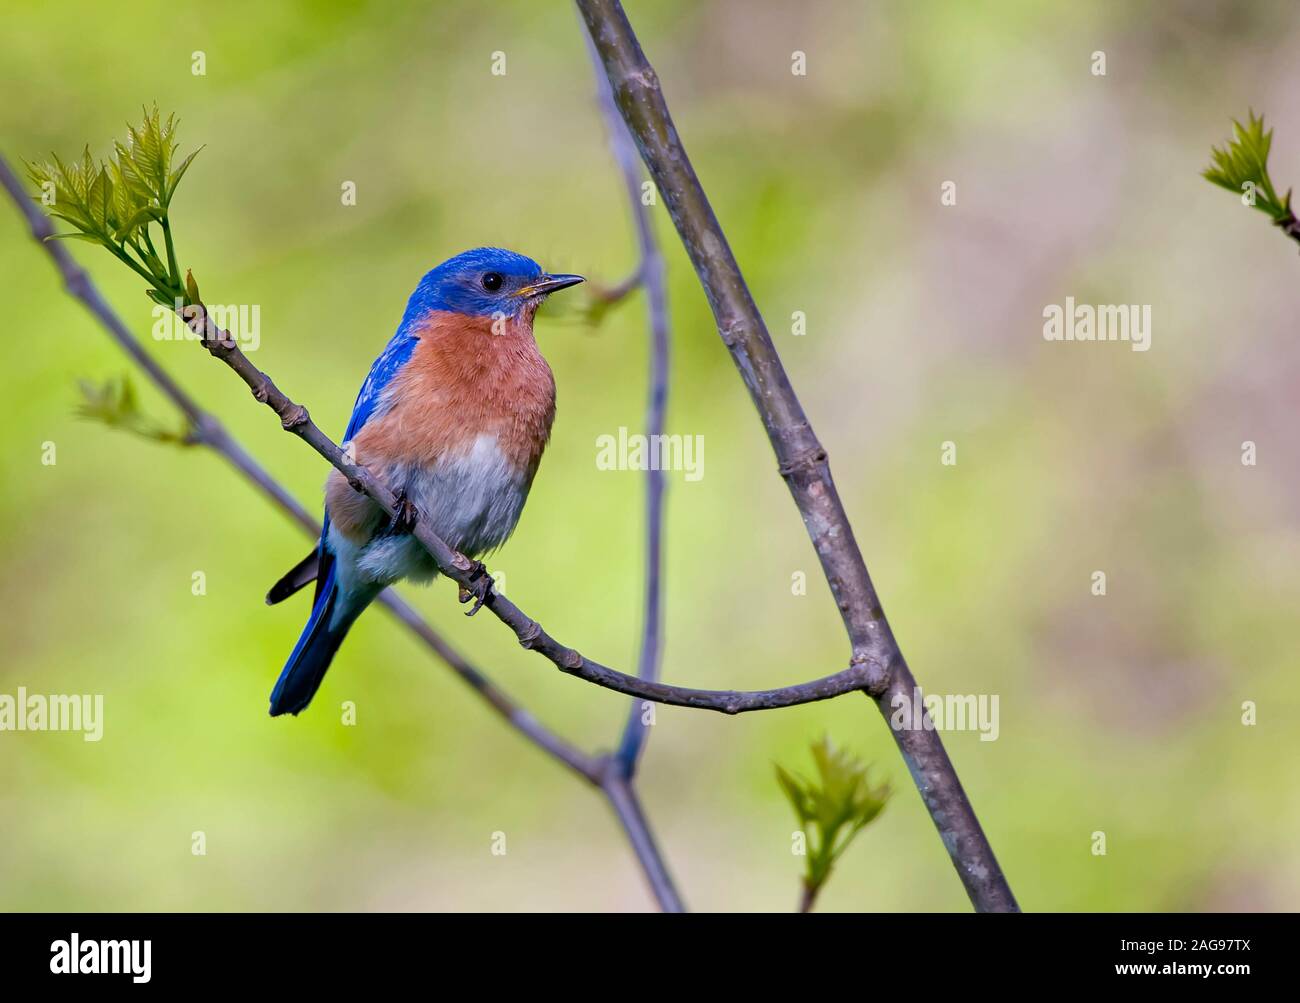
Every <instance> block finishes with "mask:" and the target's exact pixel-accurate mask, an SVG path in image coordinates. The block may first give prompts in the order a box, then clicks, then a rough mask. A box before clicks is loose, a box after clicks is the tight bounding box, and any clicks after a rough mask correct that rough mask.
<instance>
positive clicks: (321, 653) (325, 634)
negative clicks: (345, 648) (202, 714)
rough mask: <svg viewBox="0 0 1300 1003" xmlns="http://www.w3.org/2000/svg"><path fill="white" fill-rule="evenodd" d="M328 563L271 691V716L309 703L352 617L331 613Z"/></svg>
mask: <svg viewBox="0 0 1300 1003" xmlns="http://www.w3.org/2000/svg"><path fill="white" fill-rule="evenodd" d="M330 564H331V567H330V568H329V572H328V574H327V575H326V576H325V577H324V579H323V580H318V582H317V585H318V587H317V589H316V600H315V602H314V603H313V605H312V610H311V617H310V618H309V619H308V620H307V626H306V627H304V628H303V632H302V636H301V637H300V638H298V643H297V644H296V645H294V649H293V653H292V654H290V655H289V661H288V662H286V663H285V666H284V669H283V670H282V671H281V672H280V678H279V679H278V680H276V683H275V689H274V690H272V692H271V716H272V717H277V716H279V715H280V714H297V713H298V712H299V711H301V710H303V709H304V708H305V707H306V706H307V705H308V704H309V703H311V698H312V697H313V696H315V695H316V690H317V689H319V688H320V684H321V680H322V679H324V678H325V670H326V669H328V668H329V666H330V662H331V661H333V659H334V653H335V652H336V651H338V650H339V645H340V644H342V643H343V638H344V637H346V636H347V633H348V628H349V627H351V626H352V624H353V622H354V621H355V620H356V616H355V615H352V616H335V612H336V608H337V606H338V603H339V601H340V599H339V588H338V582H337V580H336V574H335V572H336V569H335V568H334V567H333V562H330ZM332 621H335V622H332Z"/></svg>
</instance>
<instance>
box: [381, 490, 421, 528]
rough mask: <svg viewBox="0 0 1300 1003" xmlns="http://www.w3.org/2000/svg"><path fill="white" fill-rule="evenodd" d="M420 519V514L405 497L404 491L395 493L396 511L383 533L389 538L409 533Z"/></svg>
mask: <svg viewBox="0 0 1300 1003" xmlns="http://www.w3.org/2000/svg"><path fill="white" fill-rule="evenodd" d="M419 518H420V512H419V510H418V509H417V508H416V507H415V504H414V503H413V502H412V501H411V499H409V498H407V497H406V492H405V491H399V492H397V496H396V510H395V511H394V512H393V517H392V519H390V520H389V521H388V528H387V529H386V530H385V531H384V532H385V533H386V534H387V535H389V536H395V535H396V534H398V533H409V532H411V530H413V529H415V523H416V521H417V520H418V519H419Z"/></svg>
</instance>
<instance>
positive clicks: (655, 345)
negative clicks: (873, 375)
mask: <svg viewBox="0 0 1300 1003" xmlns="http://www.w3.org/2000/svg"><path fill="white" fill-rule="evenodd" d="M587 48H588V51H589V53H590V55H591V61H592V65H593V67H594V68H595V71H596V97H597V101H598V103H599V105H600V111H601V115H602V117H603V118H604V120H605V131H606V132H607V133H608V134H609V147H610V152H612V153H613V155H614V160H615V162H616V163H617V164H618V169H619V174H620V175H621V176H622V179H623V186H624V188H626V190H627V202H628V207H629V208H630V210H631V215H632V222H633V224H634V225H635V227H636V237H637V265H636V269H635V270H634V271H633V272H632V275H631V276H630V277H629V278H628V279H626V280H625V281H624V282H623V283H621V284H620V285H619V286H618V287H616V289H615V290H612V291H607V292H606V294H605V296H606V298H607V299H608V300H610V301H613V300H616V299H620V298H622V297H623V296H626V295H627V294H628V293H629V292H630V291H631V290H632V289H634V288H636V287H637V286H640V287H642V288H644V289H645V294H646V310H647V313H648V314H649V320H650V394H649V401H648V403H647V405H646V434H647V435H649V436H650V437H651V439H654V438H655V437H657V436H660V435H662V434H663V431H664V416H665V414H666V412H667V409H668V291H667V288H666V283H665V281H664V259H663V255H662V254H661V253H660V252H659V242H658V240H657V239H656V238H655V234H654V227H653V225H652V223H651V221H650V214H649V213H648V212H646V207H645V204H644V203H643V202H642V201H641V167H640V161H639V160H638V159H637V153H636V146H635V145H633V143H632V137H631V136H630V135H629V134H628V131H627V126H626V125H624V124H623V119H622V118H621V117H620V116H619V114H618V108H617V107H615V105H614V95H613V94H612V93H611V92H610V89H609V80H608V78H607V77H606V76H605V72H604V69H603V68H602V67H601V64H600V57H599V55H597V53H596V50H595V48H594V47H592V46H591V44H590V42H589V43H588V46H587ZM663 524H664V472H663V471H662V470H660V469H659V468H658V467H656V466H653V465H652V466H651V467H650V469H648V470H646V558H645V561H646V564H645V612H644V614H643V617H642V625H641V655H640V658H639V660H638V662H637V676H638V677H639V678H641V679H647V680H650V681H654V680H656V679H658V678H659V666H660V662H661V659H662V646H663V589H664V586H663ZM644 712H645V704H644V702H643V701H638V700H634V701H633V702H632V707H631V710H630V711H629V712H628V717H627V724H626V725H625V726H624V728H623V739H622V741H621V742H620V743H619V748H618V754H617V757H616V762H617V763H618V765H619V767H620V769H621V770H622V771H623V776H624V777H627V778H631V777H633V776H634V775H635V774H636V767H637V761H638V760H639V759H640V756H641V753H642V751H643V750H644V749H645V743H646V740H647V738H648V737H649V726H648V725H646V724H645V723H643V718H644V716H645V713H644Z"/></svg>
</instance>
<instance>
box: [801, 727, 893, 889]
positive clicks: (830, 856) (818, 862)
mask: <svg viewBox="0 0 1300 1003" xmlns="http://www.w3.org/2000/svg"><path fill="white" fill-rule="evenodd" d="M812 756H813V763H814V764H815V765H816V767H817V778H816V780H806V779H804V778H802V777H799V776H796V775H795V774H793V773H791V772H789V771H788V770H786V769H784V768H783V767H781V766H779V765H778V766H777V767H776V779H777V783H778V784H780V786H781V790H782V791H783V792H784V793H785V796H786V798H787V799H788V800H789V801H790V805H791V807H792V808H794V814H795V817H796V818H797V819H798V821H799V827H800V828H801V829H802V830H803V833H804V841H805V847H804V849H805V860H806V871H805V874H804V878H803V887H804V893H803V906H802V908H803V909H804V910H805V911H807V910H808V909H811V907H812V903H813V900H814V899H815V898H816V897H817V894H818V892H819V891H820V890H821V888H822V886H823V885H824V884H825V883H826V880H827V878H828V877H830V873H831V868H832V867H833V866H834V864H835V861H836V860H838V859H839V858H840V856H841V855H842V854H843V853H844V851H845V850H846V849H848V847H849V844H850V843H851V842H852V841H853V839H854V837H855V836H857V834H858V833H859V832H861V831H862V830H863V829H864V828H865V827H866V826H867V825H868V824H869V823H870V822H871V821H872V820H873V819H875V818H876V816H877V815H879V814H880V813H881V811H883V810H884V807H885V802H886V801H888V800H889V795H890V790H889V787H888V785H881V786H879V787H873V786H872V784H871V782H870V779H869V776H868V773H869V771H868V769H867V767H865V766H863V765H862V764H861V763H860V762H858V760H856V759H855V758H853V756H851V755H849V754H848V753H847V752H845V751H843V750H840V749H836V748H835V747H834V746H833V745H832V744H831V741H830V739H829V738H823V739H822V740H821V741H820V742H818V743H815V744H814V745H813V746H812Z"/></svg>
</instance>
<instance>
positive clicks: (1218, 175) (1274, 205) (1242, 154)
mask: <svg viewBox="0 0 1300 1003" xmlns="http://www.w3.org/2000/svg"><path fill="white" fill-rule="evenodd" d="M1232 124H1233V137H1232V139H1230V140H1229V141H1228V142H1227V143H1225V144H1224V145H1223V146H1222V147H1218V146H1215V147H1213V148H1211V151H1210V157H1211V159H1212V160H1213V164H1212V165H1211V166H1210V167H1207V168H1206V169H1205V170H1204V171H1202V172H1201V176H1202V177H1204V178H1205V179H1206V180H1207V181H1209V182H1211V183H1213V184H1216V185H1219V186H1220V187H1221V188H1226V189H1228V191H1231V192H1235V193H1236V194H1238V195H1240V194H1242V192H1243V191H1247V190H1248V189H1249V186H1250V185H1253V186H1254V191H1255V199H1254V206H1255V208H1256V209H1258V210H1260V211H1261V212H1265V213H1268V215H1269V216H1270V217H1272V219H1273V220H1274V221H1278V220H1286V219H1289V218H1290V217H1291V192H1290V191H1287V193H1286V197H1285V198H1279V197H1278V194H1277V191H1276V190H1275V189H1274V187H1273V180H1272V178H1270V177H1269V174H1268V154H1269V150H1270V149H1271V147H1272V145H1273V130H1272V129H1268V130H1265V128H1264V116H1263V115H1260V116H1258V117H1257V116H1256V115H1255V113H1254V111H1251V112H1250V113H1249V115H1248V117H1247V119H1246V124H1245V125H1242V124H1241V123H1240V122H1238V121H1237V120H1236V119H1234V120H1233V123H1232Z"/></svg>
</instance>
